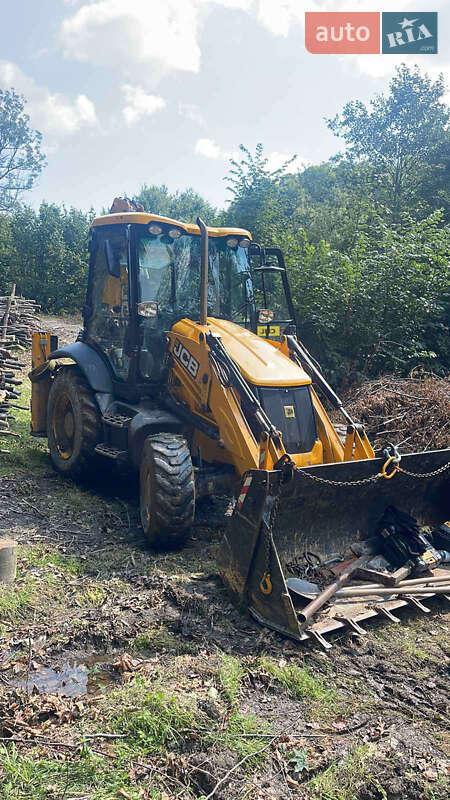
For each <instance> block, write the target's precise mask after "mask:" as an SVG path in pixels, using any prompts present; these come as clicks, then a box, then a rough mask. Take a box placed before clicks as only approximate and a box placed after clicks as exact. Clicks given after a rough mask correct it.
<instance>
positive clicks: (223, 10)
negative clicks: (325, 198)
mask: <svg viewBox="0 0 450 800" xmlns="http://www.w3.org/2000/svg"><path fill="white" fill-rule="evenodd" d="M417 8H420V9H421V11H422V12H423V11H438V12H439V53H438V54H433V55H431V54H425V55H420V56H417V55H409V56H406V57H404V56H403V57H402V56H400V55H398V54H396V55H360V56H354V55H312V54H310V53H308V52H307V50H306V47H305V31H304V15H305V11H383V10H385V11H387V10H389V11H399V12H403V11H405V14H406V15H409V16H411V15H413V16H417V11H416V9H417ZM402 61H407V62H408V63H410V64H411V65H412V64H415V63H418V64H419V65H420V66H421V67H423V68H424V69H425V70H426V71H427V72H429V73H430V74H432V75H436V76H437V75H438V74H439V72H443V73H444V75H445V76H446V77H447V79H448V80H449V83H450V3H449V2H448V0H431V2H429V0H427V2H424V0H420V3H417V2H416V0H414V2H408V1H406V2H404V1H403V0H395V3H394V4H392V3H389V4H388V3H384V4H383V3H380V4H377V3H376V2H371V0H306V2H303V0H40V1H39V3H36V2H32V0H15V2H14V3H9V2H8V3H7V2H6V0H3V2H2V48H1V51H0V88H4V89H9V88H14V89H15V90H16V91H17V92H19V93H20V94H23V95H24V97H25V98H26V99H27V107H26V108H27V112H28V114H29V116H30V124H31V126H32V127H33V128H36V129H37V130H39V131H41V133H42V135H43V149H44V151H45V153H46V156H47V162H48V164H47V166H46V168H45V170H44V171H43V172H42V175H41V176H40V178H39V181H38V183H37V184H36V186H35V187H34V188H33V190H32V191H31V192H28V193H27V194H26V196H25V198H24V199H25V200H26V202H28V203H31V204H32V205H33V206H34V207H38V206H39V203H40V202H41V201H42V200H47V201H50V202H55V203H64V204H65V205H66V206H75V207H76V208H81V209H84V210H88V209H89V208H90V207H94V209H95V210H96V211H97V212H101V209H102V208H104V207H107V206H109V205H110V203H111V202H112V200H113V198H114V197H115V196H118V195H123V194H125V193H126V194H128V195H129V196H131V195H133V194H134V193H137V192H138V191H139V189H140V187H141V185H142V184H143V183H147V184H163V183H164V184H166V185H167V186H168V188H169V190H170V191H172V192H175V191H176V190H183V189H185V188H187V187H189V186H192V187H193V188H194V189H195V190H196V191H198V192H200V194H202V195H203V196H204V197H206V198H207V199H208V200H209V201H210V202H212V203H213V204H214V205H217V206H219V207H223V206H224V204H225V202H226V200H227V197H229V192H227V189H226V183H225V182H224V180H223V179H224V176H225V175H226V174H227V172H228V170H229V159H230V158H232V157H235V156H236V154H237V153H238V148H239V145H240V144H241V143H242V144H244V145H245V146H246V147H248V148H249V149H250V150H253V149H254V147H255V145H256V144H257V143H258V142H262V143H263V145H264V150H265V154H266V156H267V157H268V159H269V166H271V167H273V168H274V169H276V168H277V167H279V166H280V165H281V164H282V163H283V162H284V161H285V160H286V159H287V158H289V157H290V156H291V155H293V154H297V157H298V158H297V162H296V164H298V165H299V166H301V165H302V164H308V163H320V162H322V161H326V160H327V159H328V158H329V157H330V156H331V155H332V154H334V153H335V152H336V151H337V150H339V149H340V148H341V143H340V142H339V140H337V139H336V138H335V137H334V136H333V134H332V133H331V132H330V131H329V130H328V129H327V126H326V122H325V119H324V118H325V117H333V116H334V115H335V114H336V113H338V112H339V111H340V110H341V109H342V107H343V105H344V104H345V103H346V102H347V101H349V100H354V99H358V100H361V101H363V102H365V103H367V102H368V101H369V100H370V98H371V97H373V96H374V94H376V93H379V92H383V91H385V90H386V88H387V86H388V83H389V79H390V77H391V76H392V74H393V72H394V69H395V66H396V65H398V64H400V63H401V62H402ZM449 99H450V94H449ZM297 168H298V167H296V166H293V167H291V169H293V170H294V169H297Z"/></svg>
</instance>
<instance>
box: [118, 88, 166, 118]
mask: <svg viewBox="0 0 450 800" xmlns="http://www.w3.org/2000/svg"><path fill="white" fill-rule="evenodd" d="M121 89H122V92H123V93H124V95H125V101H126V106H124V108H123V109H122V114H123V117H124V119H125V122H126V124H127V125H128V126H130V125H134V123H135V122H139V120H140V119H142V117H149V116H151V114H154V113H155V112H156V111H160V110H161V109H162V108H164V106H165V105H166V101H165V100H164V98H163V97H157V96H156V95H154V94H148V93H147V92H146V91H145V89H142V87H141V86H131V84H129V83H123V84H122V86H121Z"/></svg>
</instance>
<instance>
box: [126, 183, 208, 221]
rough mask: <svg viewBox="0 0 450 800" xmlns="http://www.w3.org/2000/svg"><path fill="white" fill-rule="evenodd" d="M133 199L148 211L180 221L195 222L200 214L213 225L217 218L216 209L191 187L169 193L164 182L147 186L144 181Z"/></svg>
mask: <svg viewBox="0 0 450 800" xmlns="http://www.w3.org/2000/svg"><path fill="white" fill-rule="evenodd" d="M133 200H134V201H135V202H138V203H141V204H142V205H143V206H144V210H145V211H147V212H148V213H152V214H159V215H160V216H161V217H170V218H171V219H176V220H179V221H180V222H195V221H196V219H197V217H198V216H200V217H202V218H203V219H204V220H205V222H206V223H207V224H208V225H214V223H215V221H216V218H217V209H216V208H214V206H212V205H211V203H208V201H207V200H205V199H204V198H203V197H201V195H199V194H198V193H197V192H195V191H194V190H193V189H192V188H189V189H185V190H184V191H182V192H175V193H174V194H171V193H170V192H169V190H168V188H167V186H165V185H164V184H163V185H162V186H155V185H154V184H152V185H151V186H148V185H147V184H146V183H144V184H143V186H142V187H141V190H140V192H139V194H136V195H134V197H133Z"/></svg>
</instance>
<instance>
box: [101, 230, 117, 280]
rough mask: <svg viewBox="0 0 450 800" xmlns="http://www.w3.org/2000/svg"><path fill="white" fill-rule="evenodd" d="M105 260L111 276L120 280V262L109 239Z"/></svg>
mask: <svg viewBox="0 0 450 800" xmlns="http://www.w3.org/2000/svg"><path fill="white" fill-rule="evenodd" d="M105 259H106V266H107V267H108V272H109V274H110V275H111V276H112V277H113V278H120V261H119V259H118V258H117V256H116V254H115V253H114V248H113V246H112V244H111V242H110V241H109V239H106V240H105Z"/></svg>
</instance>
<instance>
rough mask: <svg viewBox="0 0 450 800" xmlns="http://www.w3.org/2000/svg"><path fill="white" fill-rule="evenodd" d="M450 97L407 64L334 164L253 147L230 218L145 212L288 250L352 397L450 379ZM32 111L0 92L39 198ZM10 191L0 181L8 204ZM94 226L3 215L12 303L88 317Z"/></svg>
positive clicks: (337, 126)
mask: <svg viewBox="0 0 450 800" xmlns="http://www.w3.org/2000/svg"><path fill="white" fill-rule="evenodd" d="M444 93H445V84H444V81H443V78H442V77H438V78H437V79H436V78H432V77H430V76H429V75H427V74H425V73H422V72H420V70H419V68H418V67H414V68H412V69H411V68H410V67H408V66H406V65H405V64H403V65H401V66H400V67H398V68H397V69H396V71H395V74H394V76H393V78H392V80H391V83H390V86H389V89H388V91H387V92H386V93H385V94H381V95H377V96H375V97H374V98H373V99H372V101H371V102H370V103H369V104H368V106H366V105H364V104H363V103H361V102H360V101H351V102H349V103H347V104H346V105H345V106H344V108H343V110H342V112H341V113H340V114H338V115H337V116H336V117H335V118H334V119H330V120H328V126H329V128H330V129H331V130H332V131H333V132H334V133H335V134H336V136H338V137H339V138H341V139H342V140H343V142H344V143H345V152H344V153H343V154H339V155H338V156H336V157H335V158H332V159H330V161H329V162H328V163H324V164H318V165H311V166H308V167H306V168H303V169H299V170H298V171H297V172H296V173H294V174H291V173H290V172H288V171H287V169H288V167H290V165H291V164H292V162H293V161H294V158H293V159H289V160H287V161H286V163H285V164H283V165H282V166H281V167H280V168H279V169H277V170H271V169H270V166H269V160H268V158H267V157H266V155H265V153H264V148H263V145H262V144H258V145H257V146H256V148H255V150H254V152H251V151H250V150H249V149H248V148H247V147H245V146H244V145H241V147H240V152H241V157H240V158H238V159H233V160H232V161H231V162H230V169H229V174H228V175H227V176H226V177H225V181H226V182H227V184H228V189H229V191H230V202H229V204H228V206H227V208H226V210H222V211H219V212H218V211H217V209H216V208H214V207H213V206H212V205H211V204H210V203H209V202H208V201H207V200H205V199H204V198H203V197H201V195H199V194H198V193H197V192H195V191H194V190H193V189H191V188H189V189H186V190H183V191H179V192H175V193H171V192H170V191H169V189H168V187H167V186H166V185H161V186H157V185H153V184H150V185H148V184H143V186H142V187H141V189H140V191H139V193H138V194H136V195H135V196H134V200H136V201H138V202H140V203H142V205H143V206H144V208H145V209H146V210H147V211H152V212H154V213H158V214H161V215H162V216H167V217H171V218H175V219H180V220H185V221H189V222H192V221H195V220H196V218H197V216H198V215H199V214H200V215H201V216H202V217H203V218H204V219H205V221H206V222H207V223H209V224H223V225H230V226H231V225H235V226H238V227H242V228H246V229H248V230H250V231H251V233H252V235H253V238H254V240H255V241H257V242H260V243H261V244H264V245H266V246H278V247H280V248H281V249H282V250H283V252H284V253H285V260H286V264H287V268H288V271H289V277H290V281H291V284H292V293H293V300H294V305H295V308H296V312H297V319H298V323H299V332H300V336H301V338H302V339H303V340H304V342H305V344H306V345H307V347H308V348H309V349H310V350H311V351H312V352H313V353H314V354H315V355H316V357H317V358H318V359H319V360H320V362H321V363H322V366H323V368H324V370H325V372H326V373H327V375H328V377H329V378H330V380H332V381H334V382H335V383H337V384H338V385H339V384H340V385H341V387H342V385H343V384H344V386H345V385H346V384H349V383H351V382H352V381H354V380H359V379H361V377H374V376H376V375H378V374H380V373H383V372H387V371H389V372H395V373H397V374H398V373H400V374H407V373H408V372H409V371H410V370H411V368H412V367H414V366H415V365H416V364H418V363H420V364H424V365H425V366H426V368H430V367H432V368H433V370H435V371H436V372H438V373H440V374H445V373H448V371H449V367H450V345H449V336H448V334H449V327H450V289H449V286H450V281H449V278H450V274H449V269H450V268H449V263H450V229H449V219H450V188H449V187H450V181H449V177H450V129H449V118H450V117H449V109H448V107H447V106H446V105H445V103H444ZM23 103H24V101H23V100H22V99H21V98H18V96H17V95H15V94H14V92H9V93H8V92H6V93H5V92H3V93H1V94H0V135H1V132H2V127H1V126H2V124H3V126H6V127H5V130H6V132H8V131H10V132H11V131H16V132H17V131H18V130H20V131H21V132H22V134H21V135H22V140H23V142H24V143H25V144H24V148H25V149H22V150H20V151H19V150H18V152H22V153H28V155H29V162H26V161H25V162H24V164H23V170H25V165H26V163H29V165H30V171H29V172H28V173H26V170H25V171H23V170H22V172H21V171H20V169H19V170H18V172H17V174H21V175H22V177H23V176H26V175H28V177H27V181H28V183H27V184H26V185H27V186H28V185H31V184H32V182H33V180H34V178H35V177H36V175H37V174H38V172H39V170H40V169H41V168H42V164H43V161H42V157H41V156H40V155H39V153H40V151H39V145H40V137H39V134H37V133H36V132H33V131H30V130H29V128H28V119H27V117H26V115H25V114H24V113H23ZM2 114H3V117H2ZM2 119H3V122H2ZM8 120H9V122H8ZM8 125H9V128H8ZM15 125H16V127H14V126H15ZM5 135H6V134H5ZM17 135H18V139H17V141H22V140H20V136H19V134H17ZM27 137H28V138H27ZM3 140H5V139H4V137H3V139H1V138H0V165H1V157H2V150H1V143H2V141H3ZM5 141H6V140H5ZM10 141H12V138H11V139H10ZM27 148H28V150H27ZM33 159H34V160H33ZM294 163H295V161H294ZM24 185H25V184H24ZM2 191H3V190H2V183H1V180H0V201H1V197H2ZM7 194H8V193H7ZM8 197H12V195H8ZM0 209H1V202H0ZM9 211H11V209H9ZM92 213H93V212H92ZM91 217H92V214H91V213H90V214H85V213H83V212H82V211H78V210H77V209H74V208H70V209H67V208H65V207H64V206H62V207H59V206H56V205H54V204H51V203H42V205H41V207H40V209H39V211H38V212H36V211H34V210H33V209H32V208H29V207H27V206H17V205H16V206H15V207H14V208H13V211H12V213H10V214H8V216H7V215H5V214H4V215H3V216H2V215H0V292H2V293H5V292H6V291H7V290H8V289H9V286H10V284H11V283H12V282H13V281H14V282H16V283H17V289H18V291H19V292H22V293H23V294H25V295H28V296H30V297H34V298H35V299H36V300H37V301H38V302H39V303H41V305H42V307H43V308H44V309H45V310H48V311H53V312H60V311H63V310H66V311H71V310H79V309H81V307H82V306H83V303H84V295H85V286H86V278H87V268H88V266H87V265H88V253H87V235H88V228H89V224H90V221H91ZM224 674H225V673H224ZM225 691H226V690H225Z"/></svg>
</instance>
